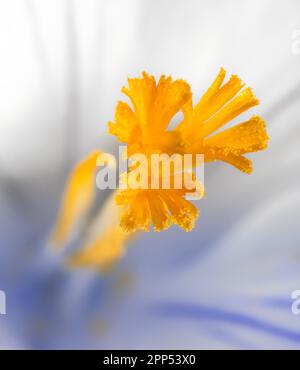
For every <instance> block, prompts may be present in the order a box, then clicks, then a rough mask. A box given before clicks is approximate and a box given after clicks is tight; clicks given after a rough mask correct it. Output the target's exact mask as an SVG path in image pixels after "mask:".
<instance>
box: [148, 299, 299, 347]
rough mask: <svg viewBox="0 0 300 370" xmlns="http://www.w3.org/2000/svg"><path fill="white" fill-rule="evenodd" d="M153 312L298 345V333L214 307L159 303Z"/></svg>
mask: <svg viewBox="0 0 300 370" xmlns="http://www.w3.org/2000/svg"><path fill="white" fill-rule="evenodd" d="M154 311H155V312H156V313H158V314H159V315H161V316H164V317H168V318H170V317H175V318H185V319H191V320H212V321H215V322H223V323H228V324H232V325H236V326H242V327H244V328H249V329H253V330H255V331H259V332H262V333H265V334H269V335H272V336H275V337H278V338H282V339H285V340H288V341H291V342H294V343H300V331H294V330H289V329H285V328H283V327H281V326H278V325H273V324H271V323H268V322H266V321H262V320H260V319H257V318H255V317H252V316H250V315H245V314H242V313H239V312H234V311H230V310H223V309H220V308H216V307H211V306H204V305H198V304H188V303H179V302H174V303H161V304H159V303H158V304H156V305H155V306H154Z"/></svg>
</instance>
